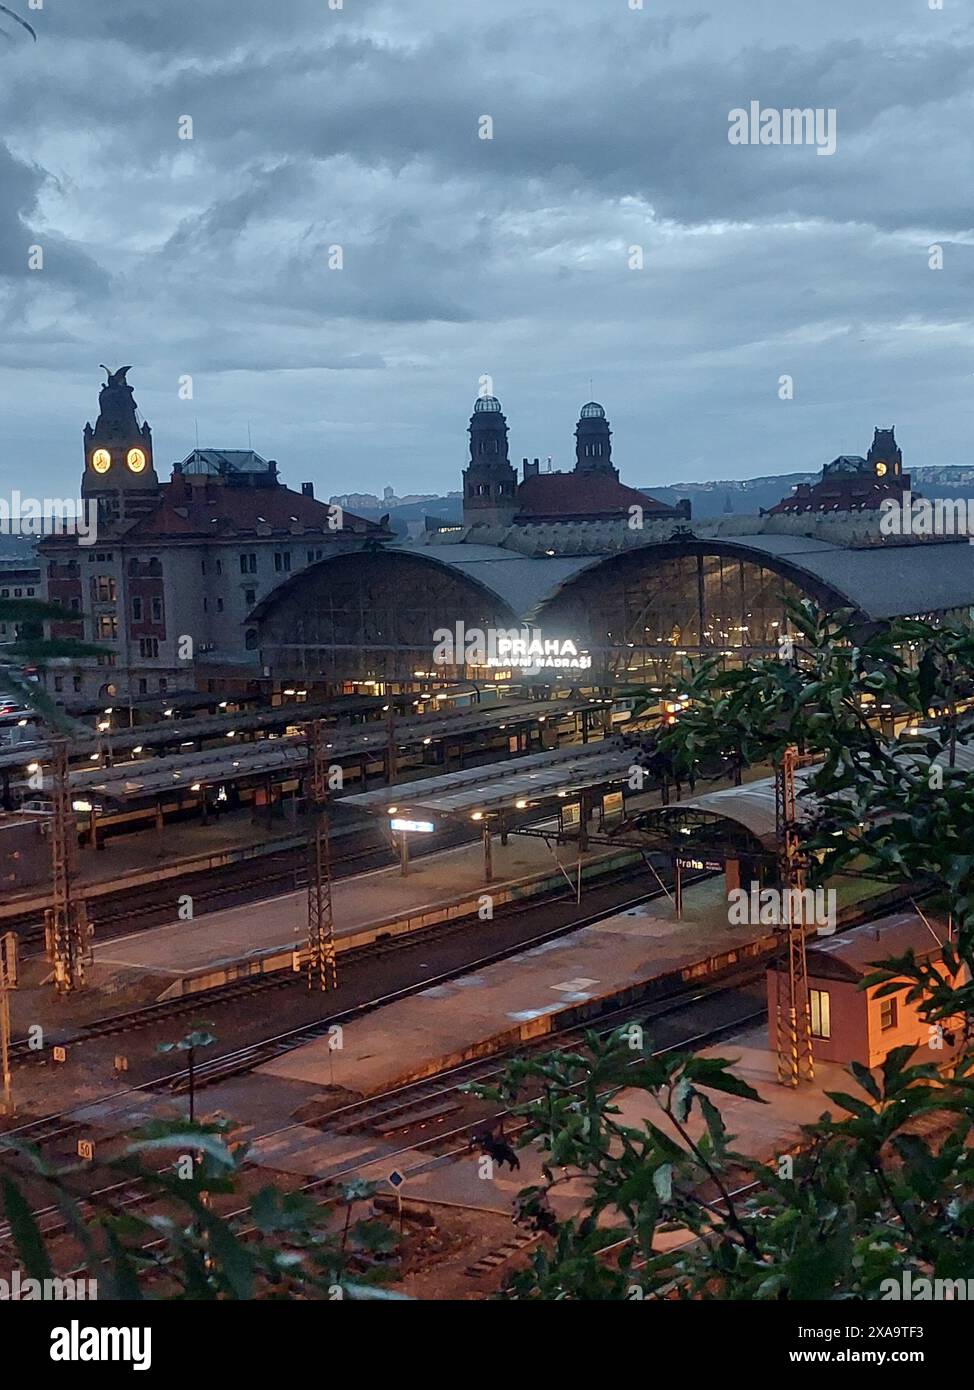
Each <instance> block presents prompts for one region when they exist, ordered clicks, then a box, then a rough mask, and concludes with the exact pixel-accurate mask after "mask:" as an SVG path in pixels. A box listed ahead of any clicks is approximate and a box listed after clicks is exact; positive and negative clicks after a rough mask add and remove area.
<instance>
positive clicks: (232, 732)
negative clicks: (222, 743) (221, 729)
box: [227, 729, 237, 738]
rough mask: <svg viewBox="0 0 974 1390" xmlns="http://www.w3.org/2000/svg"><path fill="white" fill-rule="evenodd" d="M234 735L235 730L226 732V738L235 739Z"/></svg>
mask: <svg viewBox="0 0 974 1390" xmlns="http://www.w3.org/2000/svg"><path fill="white" fill-rule="evenodd" d="M236 733H237V731H236V729H228V730H227V738H235V737H236Z"/></svg>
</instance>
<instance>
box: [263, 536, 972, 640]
mask: <svg viewBox="0 0 974 1390" xmlns="http://www.w3.org/2000/svg"><path fill="white" fill-rule="evenodd" d="M375 549H376V553H378V554H383V555H403V556H409V557H410V558H411V559H413V560H416V561H419V562H421V563H426V564H429V565H431V566H435V567H437V568H440V569H443V570H447V571H449V572H451V573H454V574H458V575H461V576H462V577H463V578H465V579H468V580H470V581H471V583H472V584H474V585H476V586H477V587H478V588H479V589H480V590H481V591H482V592H483V593H486V594H488V595H491V596H492V597H493V598H494V599H498V600H500V602H501V603H502V604H503V605H504V606H505V607H506V608H507V609H508V610H509V611H510V613H511V615H512V617H513V618H514V619H515V620H516V621H517V622H519V623H526V622H534V621H538V620H539V619H540V618H541V617H542V616H543V610H544V608H545V606H546V605H547V604H549V603H551V602H552V601H553V599H555V598H556V597H557V595H558V594H560V593H561V592H562V590H563V589H565V588H566V587H567V586H569V585H570V584H571V583H572V582H573V581H574V580H576V579H578V577H579V576H580V575H582V574H589V573H592V572H602V573H604V574H605V575H606V577H608V576H609V575H610V574H612V573H613V572H618V571H619V570H621V569H626V568H631V569H641V568H644V567H647V566H650V565H652V564H654V563H657V562H659V561H662V560H666V559H670V558H675V557H677V556H680V555H704V556H707V555H714V556H722V557H725V558H727V559H741V560H746V561H750V562H751V563H752V564H756V565H761V566H763V567H764V568H766V569H769V570H772V571H774V572H775V573H777V574H780V575H781V576H782V577H783V578H785V579H788V580H791V582H792V583H794V584H795V585H797V587H798V588H799V589H801V590H802V591H803V592H804V593H807V594H809V595H810V596H811V597H813V598H816V599H818V600H819V601H820V602H821V603H823V604H824V605H825V606H827V607H832V608H836V607H843V608H852V609H854V610H855V611H856V612H857V613H858V615H859V616H860V617H861V618H862V619H864V620H866V621H874V622H879V621H882V620H884V619H888V618H895V617H905V616H908V615H910V614H922V613H939V612H943V611H945V610H948V609H954V608H967V607H972V608H974V545H963V544H957V543H937V542H925V543H922V544H914V545H875V546H864V547H861V548H859V549H852V548H848V547H844V546H838V545H833V544H831V543H830V542H828V541H820V540H813V539H811V538H810V537H807V536H791V535H778V534H771V533H768V534H761V535H753V536H735V537H733V538H730V537H716V538H712V539H711V538H706V537H696V536H693V535H679V536H676V537H674V538H673V539H672V540H669V541H662V542H658V543H654V544H649V545H642V546H633V547H630V548H628V549H626V550H623V551H617V552H615V553H613V554H610V555H604V554H603V555H523V554H521V552H520V551H517V550H510V549H507V548H506V547H504V546H497V545H475V544H474V545H468V544H466V543H463V542H458V543H444V544H435V543H434V544H423V543H416V542H408V541H407V542H400V543H398V544H392V545H388V544H386V545H380V546H377V547H376V548H375ZM352 554H361V549H358V548H357V549H355V550H344V551H342V552H341V553H340V554H337V555H333V556H326V557H325V558H324V559H322V560H319V561H318V562H317V563H316V564H313V565H309V566H308V567H307V568H305V569H302V570H299V571H298V572H297V573H296V574H292V575H291V576H290V577H289V578H288V579H287V580H285V581H284V583H282V584H280V585H279V586H278V587H277V588H275V589H273V590H272V591H271V592H270V593H269V594H267V595H266V596H265V597H264V598H263V599H262V600H261V601H260V603H258V604H257V606H256V608H254V610H253V611H252V613H251V614H250V615H249V616H250V620H251V621H259V620H260V619H262V618H263V617H264V616H265V615H266V613H267V612H268V610H269V609H270V608H271V607H273V606H274V605H275V604H276V603H277V601H278V600H279V599H281V598H283V597H284V596H285V595H287V594H290V593H292V592H293V591H294V590H295V588H297V587H298V586H300V585H301V583H302V582H303V581H304V580H306V579H307V578H308V577H310V576H311V575H313V574H320V573H321V572H322V571H323V570H324V569H325V567H326V566H329V565H336V564H338V565H340V564H341V563H342V561H343V559H345V558H346V557H347V556H349V555H352Z"/></svg>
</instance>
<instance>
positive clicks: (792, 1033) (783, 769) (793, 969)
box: [774, 748, 815, 1086]
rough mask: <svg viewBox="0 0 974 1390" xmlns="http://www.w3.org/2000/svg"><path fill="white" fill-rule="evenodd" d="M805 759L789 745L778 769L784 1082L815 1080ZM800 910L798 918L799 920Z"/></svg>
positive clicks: (778, 974)
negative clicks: (802, 814)
mask: <svg viewBox="0 0 974 1390" xmlns="http://www.w3.org/2000/svg"><path fill="white" fill-rule="evenodd" d="M802 761H803V759H802V755H801V754H800V753H799V752H798V749H797V748H786V749H785V751H784V753H783V754H782V755H781V761H780V763H779V764H778V767H777V768H776V770H775V781H774V785H775V820H776V824H777V828H778V868H779V881H780V885H781V896H782V902H783V904H784V906H785V911H784V913H783V914H782V915H783V916H784V918H785V921H784V923H783V924H782V927H781V931H782V934H783V937H784V940H783V943H782V950H783V954H784V955H785V957H786V960H785V961H784V965H785V967H786V968H785V969H782V963H781V962H779V964H778V968H777V969H776V970H775V1038H776V1044H777V1052H778V1080H779V1081H780V1082H782V1084H783V1085H786V1086H799V1085H801V1083H802V1081H814V1079H815V1061H814V1058H813V1055H812V1018H811V1003H810V1000H809V995H808V969H807V965H806V961H805V920H804V901H805V900H804V888H805V859H804V855H803V853H802V845H801V838H800V836H799V833H798V803H797V794H796V789H795V772H796V769H797V768H798V767H799V766H800V765H801V763H802ZM796 915H797V918H798V920H797V921H796V920H795V917H796Z"/></svg>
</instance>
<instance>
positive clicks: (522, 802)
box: [514, 797, 528, 811]
mask: <svg viewBox="0 0 974 1390" xmlns="http://www.w3.org/2000/svg"><path fill="white" fill-rule="evenodd" d="M527 804H528V803H527V802H526V801H525V800H524V798H523V797H521V799H520V801H515V803H514V805H515V806H516V808H517V809H518V810H519V811H523V810H524V808H525V806H527Z"/></svg>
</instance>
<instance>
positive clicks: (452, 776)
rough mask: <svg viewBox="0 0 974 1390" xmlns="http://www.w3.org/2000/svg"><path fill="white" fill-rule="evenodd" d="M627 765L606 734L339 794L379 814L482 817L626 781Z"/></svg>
mask: <svg viewBox="0 0 974 1390" xmlns="http://www.w3.org/2000/svg"><path fill="white" fill-rule="evenodd" d="M631 767H632V750H631V749H628V748H624V747H623V745H622V740H621V739H618V738H610V739H603V740H602V741H601V742H599V743H594V744H588V745H581V744H574V745H572V746H570V747H567V748H555V749H552V750H551V752H549V753H534V754H530V755H529V756H527V757H523V758H516V759H514V760H513V761H510V762H502V763H491V764H489V765H488V766H487V767H476V768H467V769H466V770H465V771H462V772H450V773H446V774H444V775H443V776H442V777H425V778H423V780H422V781H420V782H413V783H410V784H408V785H406V786H398V787H383V788H381V789H380V790H378V791H374V792H362V793H360V794H358V795H355V796H347V797H344V798H343V800H342V802H341V804H342V806H343V807H350V808H352V809H354V810H358V811H365V812H367V813H369V814H371V815H376V816H382V817H385V818H389V817H391V816H396V817H398V818H400V819H409V820H420V821H430V820H432V821H434V822H436V821H438V820H446V819H451V818H452V819H457V818H459V819H466V820H471V819H482V818H483V816H485V815H494V814H498V813H500V812H502V811H512V812H513V811H526V810H529V809H530V808H532V807H537V806H540V807H545V806H550V807H551V808H552V809H554V808H555V807H556V806H557V804H558V801H559V800H560V799H566V798H569V797H571V796H574V795H577V794H579V793H581V792H583V791H594V790H596V789H607V788H610V787H613V786H618V785H619V784H620V783H623V782H626V781H627V780H628V777H629V774H630V770H631Z"/></svg>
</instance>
